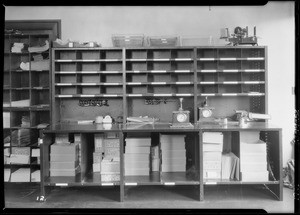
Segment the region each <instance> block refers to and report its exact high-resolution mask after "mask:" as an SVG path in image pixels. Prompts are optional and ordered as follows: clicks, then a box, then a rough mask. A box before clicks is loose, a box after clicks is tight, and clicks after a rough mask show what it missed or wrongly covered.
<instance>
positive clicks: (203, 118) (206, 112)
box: [199, 97, 215, 122]
mask: <svg viewBox="0 0 300 215" xmlns="http://www.w3.org/2000/svg"><path fill="white" fill-rule="evenodd" d="M214 109H215V108H214V107H210V106H209V105H208V103H207V97H205V100H204V102H203V106H202V107H199V122H214V120H215V119H214V117H213V110H214Z"/></svg>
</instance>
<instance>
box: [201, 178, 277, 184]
mask: <svg viewBox="0 0 300 215" xmlns="http://www.w3.org/2000/svg"><path fill="white" fill-rule="evenodd" d="M279 183H280V182H279V181H253V182H250V181H237V180H225V179H222V180H218V179H204V185H222V184H225V185H241V184H267V185H268V184H279Z"/></svg>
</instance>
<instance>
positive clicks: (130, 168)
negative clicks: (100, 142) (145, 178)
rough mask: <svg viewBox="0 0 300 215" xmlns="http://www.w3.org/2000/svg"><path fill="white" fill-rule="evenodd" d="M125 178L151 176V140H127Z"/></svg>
mask: <svg viewBox="0 0 300 215" xmlns="http://www.w3.org/2000/svg"><path fill="white" fill-rule="evenodd" d="M125 141H126V146H125V154H124V161H125V176H133V175H149V172H150V147H151V138H137V137H135V138H126V139H125Z"/></svg>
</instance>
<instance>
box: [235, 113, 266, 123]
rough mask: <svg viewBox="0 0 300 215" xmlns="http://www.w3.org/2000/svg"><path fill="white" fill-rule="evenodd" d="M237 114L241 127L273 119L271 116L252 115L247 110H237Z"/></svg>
mask: <svg viewBox="0 0 300 215" xmlns="http://www.w3.org/2000/svg"><path fill="white" fill-rule="evenodd" d="M235 113H236V118H237V120H238V121H239V125H240V126H244V124H245V123H246V122H251V121H255V120H268V119H271V116H270V115H269V114H260V113H251V112H248V111H245V110H235Z"/></svg>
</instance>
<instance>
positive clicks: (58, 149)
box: [50, 143, 80, 176]
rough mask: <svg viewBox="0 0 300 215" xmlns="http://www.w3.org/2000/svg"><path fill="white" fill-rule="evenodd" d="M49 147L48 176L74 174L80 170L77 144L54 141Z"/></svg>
mask: <svg viewBox="0 0 300 215" xmlns="http://www.w3.org/2000/svg"><path fill="white" fill-rule="evenodd" d="M50 147H51V148H50V150H51V153H50V176H75V175H76V174H77V173H79V172H80V166H79V161H78V148H79V147H78V144H75V143H71V144H68V143H65V144H57V143H54V144H52V145H51V146H50Z"/></svg>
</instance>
